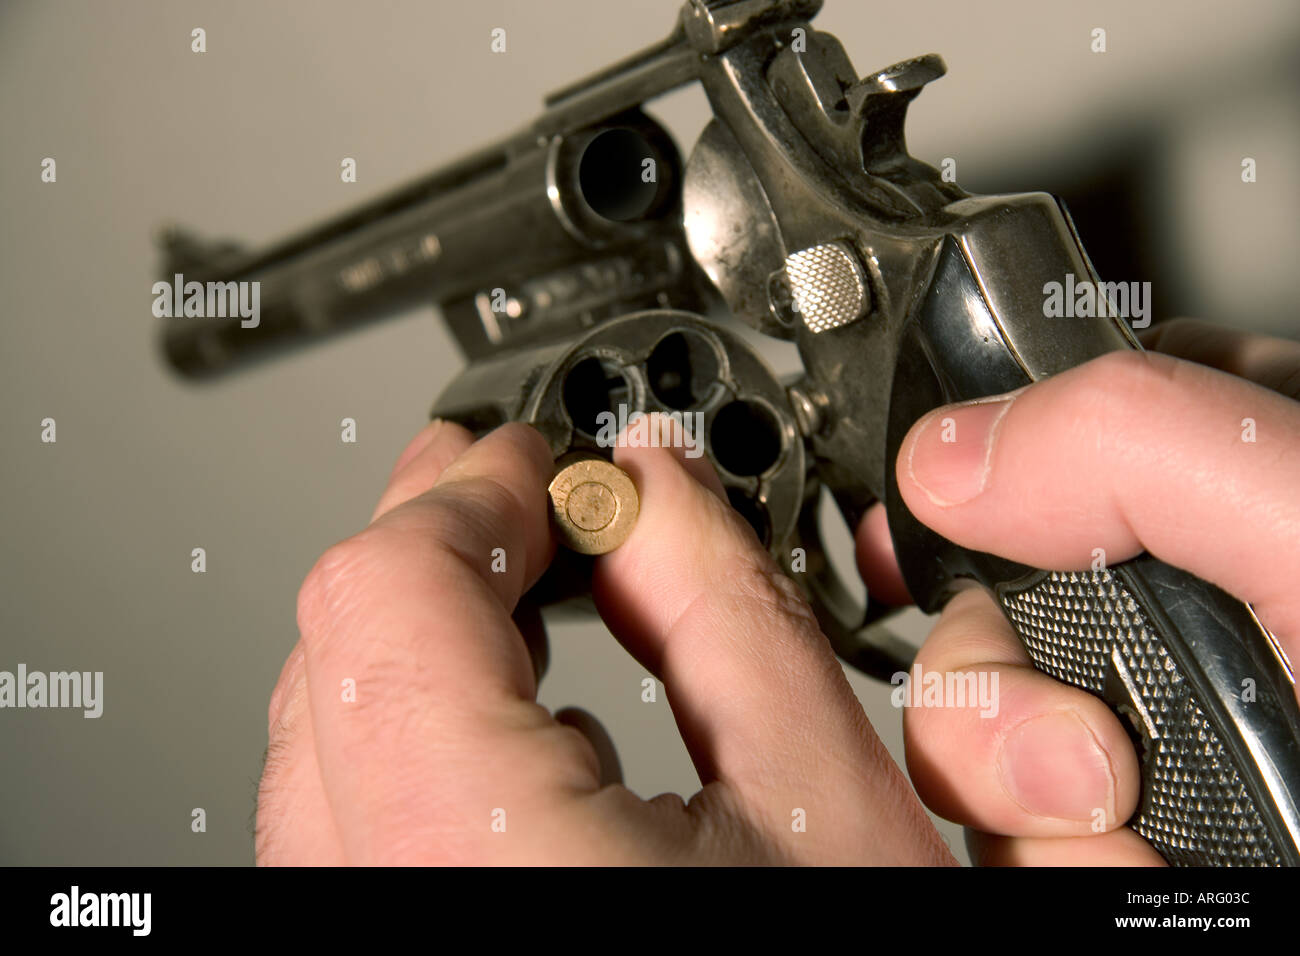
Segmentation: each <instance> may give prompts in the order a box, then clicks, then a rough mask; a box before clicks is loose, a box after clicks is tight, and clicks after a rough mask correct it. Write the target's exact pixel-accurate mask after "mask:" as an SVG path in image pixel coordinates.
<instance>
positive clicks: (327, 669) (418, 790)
mask: <svg viewBox="0 0 1300 956" xmlns="http://www.w3.org/2000/svg"><path fill="white" fill-rule="evenodd" d="M551 472H552V463H551V458H550V453H549V449H548V448H547V446H546V443H545V441H543V439H542V438H541V436H540V435H539V434H538V433H537V432H536V431H534V430H533V429H531V428H528V427H526V426H522V425H507V426H505V427H503V428H501V429H498V430H497V431H495V432H493V433H492V434H491V435H489V436H488V437H486V438H484V439H482V440H481V441H479V442H478V443H476V444H475V445H474V446H473V447H471V448H470V449H469V450H468V451H466V452H465V453H464V454H463V455H461V456H460V457H459V458H458V459H457V460H456V461H454V462H452V463H451V464H450V465H449V466H448V467H447V468H446V469H445V470H444V471H443V472H442V474H441V475H440V476H439V477H438V479H437V482H436V483H435V484H434V486H433V488H432V489H431V490H429V491H427V492H425V493H424V494H421V495H419V496H417V497H415V498H412V499H411V500H409V501H407V502H405V503H404V504H401V505H398V506H397V507H395V508H393V509H392V510H390V511H388V512H386V513H385V514H383V515H382V516H381V517H379V518H378V519H377V520H376V521H375V522H374V523H373V524H371V525H370V527H368V528H367V529H366V530H365V531H363V532H361V533H360V534H358V535H356V536H355V537H353V538H350V539H348V540H347V541H345V542H343V543H342V544H339V545H336V546H334V547H333V548H331V549H330V550H329V551H327V552H326V554H325V555H324V556H323V557H322V558H321V560H320V561H319V562H317V565H316V567H315V568H313V569H312V571H311V573H310V574H309V575H308V577H307V580H306V582H305V583H304V585H303V589H302V592H301V595H300V598H299V614H298V617H299V627H300V628H301V631H302V636H303V644H304V647H305V651H306V668H307V678H308V685H309V687H310V688H311V714H312V720H313V727H314V730H315V736H316V749H317V756H318V759H319V763H320V769H321V779H322V783H323V784H324V787H325V790H326V793H327V794H328V796H329V800H330V805H331V808H332V809H333V811H334V816H335V819H336V821H337V822H338V828H339V832H340V837H341V839H342V841H343V843H344V846H345V848H346V849H347V852H348V857H349V858H350V859H354V860H360V861H366V860H370V859H373V858H374V857H375V856H376V855H377V854H379V853H381V852H388V851H391V850H392V848H394V847H396V848H406V849H408V850H410V851H411V852H416V848H417V847H420V846H421V845H423V846H424V848H425V849H427V848H429V847H430V846H431V845H437V846H445V845H448V844H449V843H452V844H463V843H464V842H465V833H466V831H467V830H468V831H472V830H473V829H474V828H476V827H477V828H478V829H481V830H482V831H483V832H484V833H487V832H488V820H489V814H490V812H491V809H492V807H493V806H494V804H495V803H500V802H501V797H500V793H499V792H498V793H492V792H491V790H492V788H493V787H495V786H498V785H499V784H500V783H501V781H502V780H503V779H506V778H507V777H510V776H511V771H512V770H513V769H514V768H511V767H507V766H498V767H496V768H495V769H496V770H497V771H499V772H495V773H494V772H492V769H493V768H492V766H491V765H492V764H493V762H494V759H495V760H497V762H498V763H499V757H496V756H495V755H494V749H495V747H494V744H495V743H496V740H495V736H499V735H500V734H502V733H510V732H514V731H517V730H520V729H526V728H528V727H530V726H534V725H536V726H541V718H545V721H546V722H547V723H549V722H550V720H549V715H547V714H546V712H545V711H544V710H542V709H541V708H538V707H537V706H536V705H535V704H534V703H533V702H532V699H533V696H534V695H535V692H536V686H535V682H534V676H533V670H532V664H531V661H530V659H529V656H528V652H527V649H526V647H525V645H524V642H523V640H522V638H521V637H520V635H519V632H518V630H517V629H516V627H515V625H514V623H513V622H512V621H511V618H510V614H511V611H512V610H513V608H514V606H515V604H516V602H517V601H518V600H519V597H520V596H521V595H522V594H523V593H524V591H526V590H527V589H528V587H530V586H531V585H532V584H533V583H534V582H535V581H536V580H537V578H538V577H540V575H541V573H542V571H543V570H544V568H545V566H546V564H547V562H548V561H549V559H550V555H551V551H552V548H553V544H552V541H551V536H550V531H549V528H548V524H547V496H546V486H547V483H548V481H549V480H550V477H551ZM555 726H557V727H558V725H555ZM494 735H495V736H494ZM539 737H540V735H539ZM475 762H482V763H484V764H485V765H486V769H485V770H484V772H482V773H476V774H472V775H471V774H465V773H464V772H463V771H464V769H465V768H466V766H467V765H469V764H472V763H475ZM453 774H455V776H456V779H457V781H458V785H459V784H460V783H462V782H463V783H464V786H463V787H460V788H459V789H457V790H456V791H455V793H454V794H453V793H452V792H451V788H449V787H448V785H447V780H448V778H449V777H451V776H452V775H453ZM514 776H515V777H518V776H522V777H523V778H524V779H527V778H528V776H529V775H528V774H526V773H525V774H522V775H518V774H515V775H514ZM376 781H383V785H382V786H378V785H376ZM474 787H478V788H480V789H479V790H478V792H474V791H473V790H472V788H474ZM484 788H486V790H485V789H484ZM466 791H469V792H466ZM480 813H481V820H479V819H478V818H479V816H480ZM421 835H426V836H428V837H429V840H422V839H421ZM430 841H432V843H431V842H430Z"/></svg>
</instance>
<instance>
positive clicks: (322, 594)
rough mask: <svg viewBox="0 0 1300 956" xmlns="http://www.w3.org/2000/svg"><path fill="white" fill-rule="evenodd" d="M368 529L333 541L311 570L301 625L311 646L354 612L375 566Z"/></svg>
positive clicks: (301, 598) (302, 595)
mask: <svg viewBox="0 0 1300 956" xmlns="http://www.w3.org/2000/svg"><path fill="white" fill-rule="evenodd" d="M372 564H373V561H372V556H371V548H370V546H369V543H368V542H367V541H366V540H365V537H364V532H363V534H362V535H357V536H356V537H353V538H348V539H347V540H346V541H341V542H339V543H338V544H335V545H332V546H331V547H330V548H329V549H328V550H326V552H325V553H324V554H323V555H321V557H320V559H319V560H317V562H316V564H315V565H313V566H312V569H311V570H310V571H308V572H307V577H306V578H305V579H304V580H303V583H302V587H301V588H300V589H299V590H298V629H299V632H300V633H301V634H302V639H303V643H304V644H306V645H308V646H311V645H312V644H313V643H316V642H317V641H319V639H320V638H321V637H322V636H323V635H324V634H325V633H328V631H329V630H330V627H329V626H328V625H330V624H331V623H332V622H334V621H336V620H338V619H339V618H343V617H347V616H349V615H350V612H351V610H352V609H353V608H354V607H355V606H356V603H357V600H358V597H359V595H360V593H361V590H362V587H363V581H364V579H365V578H366V577H367V575H368V573H369V569H370V567H371V566H372Z"/></svg>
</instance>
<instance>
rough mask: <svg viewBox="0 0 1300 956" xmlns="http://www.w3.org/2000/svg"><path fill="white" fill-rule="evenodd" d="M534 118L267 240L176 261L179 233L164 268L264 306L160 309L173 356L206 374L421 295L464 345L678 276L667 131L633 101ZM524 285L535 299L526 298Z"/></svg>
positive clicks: (396, 308)
mask: <svg viewBox="0 0 1300 956" xmlns="http://www.w3.org/2000/svg"><path fill="white" fill-rule="evenodd" d="M540 128H541V124H540V123H539V124H538V125H537V126H535V127H530V128H529V129H528V130H525V131H524V132H523V133H519V134H516V135H515V136H512V137H509V138H507V139H504V140H502V141H500V142H499V143H497V144H494V145H493V146H492V147H490V148H488V149H485V150H482V151H480V152H478V153H475V154H473V155H472V156H470V157H467V158H466V159H464V160H462V161H460V162H458V163H455V164H453V165H451V166H449V167H447V168H445V169H444V170H441V171H439V172H437V173H435V174H433V175H431V176H428V177H426V178H424V179H422V180H420V181H418V182H415V183H412V184H410V185H409V186H406V187H404V188H402V189H400V190H398V191H396V192H394V193H392V194H390V195H388V196H385V197H383V198H381V199H379V200H377V201H375V202H372V203H370V204H367V205H366V206H363V207H361V208H359V209H357V210H355V211H353V212H350V213H348V214H347V215H345V216H342V217H340V218H338V219H335V220H333V221H331V222H328V223H326V224H324V225H322V226H319V227H317V228H314V229H311V230H308V231H306V232H304V233H301V234H299V235H297V236H294V237H292V238H290V239H288V240H286V241H284V242H281V243H278V244H276V245H274V246H272V247H269V248H267V249H264V250H260V251H257V252H254V253H251V254H235V255H232V254H229V253H226V254H224V255H221V256H218V257H214V258H210V259H209V260H208V261H200V260H195V259H194V258H193V256H192V255H191V256H190V257H189V261H185V260H186V257H185V255H184V254H183V251H184V245H185V244H184V242H177V243H176V244H174V246H173V248H171V249H170V250H168V252H169V253H170V254H169V256H168V259H169V261H168V263H167V266H168V268H167V275H166V278H167V279H172V278H173V275H174V274H180V275H183V279H184V282H185V283H186V284H188V283H189V282H199V283H201V284H202V285H203V286H206V287H207V288H209V289H210V288H211V285H210V284H211V283H221V284H225V283H232V282H233V283H257V287H256V288H257V290H258V295H257V297H256V298H255V299H253V301H254V302H257V303H258V307H257V311H258V314H257V315H256V316H255V317H254V318H252V319H249V320H248V321H242V322H241V321H238V320H235V319H232V318H230V317H227V316H224V315H217V316H213V315H174V316H172V317H169V318H167V319H165V320H164V325H163V331H162V345H163V351H164V353H165V355H166V358H167V361H168V362H169V364H170V365H171V366H172V367H173V368H174V369H176V370H177V371H179V372H180V373H182V374H183V375H186V376H189V377H194V378H202V377H208V376H212V375H214V374H216V373H220V372H225V371H228V370H231V369H233V368H236V367H239V366H241V365H244V364H246V363H248V362H249V361H251V360H254V359H257V358H262V357H267V356H271V355H273V354H275V353H277V352H281V351H284V350H286V349H289V348H293V347H298V346H301V345H305V344H308V343H310V342H314V341H319V340H321V339H324V338H327V337H329V336H331V335H334V334H337V333H340V332H343V331H346V330H349V329H354V328H357V327H360V326H363V325H366V324H369V323H371V322H374V321H377V320H379V319H382V318H385V317H388V316H391V315H393V314H395V313H398V312H400V311H402V310H404V309H407V308H410V307H412V306H414V305H419V304H427V303H433V304H436V305H439V306H441V307H442V308H443V309H444V311H445V312H448V313H450V312H455V314H456V316H457V319H456V320H455V321H452V319H451V318H450V315H449V322H451V323H452V325H453V331H454V332H455V333H456V336H457V339H458V341H459V342H460V344H461V346H462V349H463V350H465V351H466V352H467V354H470V355H471V356H473V355H474V354H476V353H483V352H486V351H491V350H493V349H496V348H500V347H504V346H505V345H506V344H509V343H507V342H506V341H505V340H506V339H507V338H508V337H509V336H507V335H506V334H505V331H506V330H508V331H510V332H511V333H513V334H515V335H516V337H518V336H526V337H532V335H533V334H535V332H534V330H535V329H536V328H537V327H538V326H540V325H543V324H545V322H546V321H547V319H548V318H549V319H552V320H553V319H555V318H556V317H557V316H558V317H562V318H563V319H565V320H566V321H567V320H574V321H585V322H587V323H589V322H590V321H592V320H594V319H595V318H600V317H604V315H605V312H606V311H607V310H608V309H609V308H612V306H613V300H614V299H618V300H620V301H622V300H627V299H629V297H631V299H632V300H633V303H632V304H633V305H634V306H635V305H637V304H640V303H641V302H642V301H643V300H646V299H647V298H648V299H649V301H650V302H653V301H654V299H655V296H656V295H657V294H658V293H659V292H663V291H665V289H666V288H673V287H676V286H679V285H680V284H681V283H682V282H683V281H684V280H685V273H686V272H687V271H688V270H687V268H686V265H685V262H684V261H683V260H684V259H685V256H684V255H675V254H674V253H673V252H671V251H666V250H671V249H677V250H684V248H685V244H684V239H681V238H680V236H681V228H680V189H679V184H680V159H679V157H678V154H677V151H676V147H675V146H674V145H673V143H672V140H671V138H670V137H669V136H668V134H667V132H666V131H664V130H663V128H662V127H660V126H659V125H658V124H657V123H654V122H653V121H652V120H650V119H649V118H648V117H646V116H645V115H644V114H643V113H641V112H640V111H639V110H631V111H628V112H625V113H623V114H621V115H619V116H615V117H612V118H610V119H608V120H605V121H603V122H601V123H598V124H596V125H594V126H589V127H587V128H584V129H580V130H578V131H576V132H574V133H571V134H567V135H546V134H544V133H542V132H540ZM647 164H649V165H647ZM646 169H649V170H650V172H651V175H650V176H649V177H647V176H646V175H645V171H646ZM637 250H639V251H637ZM647 250H648V252H647ZM191 251H192V250H191ZM647 258H648V260H649V261H650V262H651V263H652V265H651V266H650V267H648V268H647V269H643V270H641V271H640V272H639V273H638V271H637V269H636V268H634V265H635V263H636V262H637V260H638V259H647ZM656 262H657V263H658V265H657V266H655V265H653V263H656ZM593 264H594V265H593ZM629 269H630V270H631V272H629ZM611 270H612V271H611ZM632 273H635V274H632ZM602 275H603V276H605V277H606V280H607V281H606V280H602V278H601V277H602ZM615 278H617V279H618V281H617V282H616V281H614V280H615ZM638 279H639V280H640V281H637V280H638ZM176 282H177V284H178V285H180V284H181V279H176ZM651 287H653V288H651ZM525 288H527V289H532V290H533V291H534V292H535V293H536V294H537V295H539V296H540V298H539V300H538V301H537V302H534V303H531V304H532V305H533V306H534V307H533V308H531V309H527V305H528V304H529V303H526V302H525V301H524V300H523V299H521V298H520V296H519V290H521V289H525ZM178 296H179V293H178ZM593 297H594V301H593ZM525 310H526V311H527V314H524V313H525ZM195 311H201V310H195ZM222 311H224V310H222ZM583 316H586V318H585V319H584V318H583Z"/></svg>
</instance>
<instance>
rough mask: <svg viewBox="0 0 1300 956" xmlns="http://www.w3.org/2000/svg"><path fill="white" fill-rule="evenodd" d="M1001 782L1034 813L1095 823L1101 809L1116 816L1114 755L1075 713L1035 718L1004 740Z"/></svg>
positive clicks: (999, 762) (1022, 805)
mask: <svg viewBox="0 0 1300 956" xmlns="http://www.w3.org/2000/svg"><path fill="white" fill-rule="evenodd" d="M998 768H999V770H1000V772H1001V775H1002V785H1003V786H1004V787H1005V788H1006V790H1007V792H1008V793H1009V794H1010V795H1011V797H1012V799H1013V800H1015V801H1016V803H1018V804H1020V806H1021V807H1023V808H1024V809H1025V810H1027V811H1028V812H1029V813H1032V814H1033V815H1034V816H1039V817H1052V818H1055V819H1058V820H1081V821H1085V822H1092V821H1093V820H1095V819H1097V811H1098V810H1101V811H1102V812H1103V813H1104V814H1105V820H1106V821H1108V822H1109V821H1112V820H1113V819H1114V817H1115V776H1114V773H1113V772H1112V771H1111V768H1110V757H1109V756H1107V754H1106V751H1105V750H1103V749H1102V747H1101V744H1100V743H1099V742H1098V740H1097V738H1096V736H1095V735H1094V734H1093V732H1092V731H1091V729H1089V727H1088V725H1087V724H1085V723H1084V722H1083V720H1082V719H1080V717H1079V716H1078V715H1077V714H1075V713H1074V712H1072V711H1057V712H1055V713H1051V714H1047V715H1045V716H1043V717H1034V718H1032V719H1031V720H1027V721H1025V722H1024V723H1023V724H1020V725H1019V726H1018V727H1016V728H1015V729H1014V730H1013V731H1012V732H1011V733H1010V734H1009V735H1008V736H1007V738H1006V740H1004V741H1003V742H1002V752H1001V754H1000V755H999V756H998Z"/></svg>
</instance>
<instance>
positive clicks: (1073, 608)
mask: <svg viewBox="0 0 1300 956" xmlns="http://www.w3.org/2000/svg"><path fill="white" fill-rule="evenodd" d="M994 592H995V593H996V595H997V597H998V600H999V601H1000V603H1001V604H1002V607H1003V610H1004V611H1005V612H1006V615H1007V617H1008V618H1009V619H1010V621H1011V623H1012V625H1013V627H1014V628H1015V630H1016V632H1017V634H1018V635H1019V636H1020V639H1021V640H1022V641H1023V642H1024V645H1025V648H1026V650H1027V651H1028V652H1029V655H1030V657H1031V658H1032V659H1033V661H1034V664H1035V666H1037V667H1038V669H1039V670H1041V671H1044V672H1045V673H1047V674H1050V675H1051V676H1053V677H1055V678H1057V679H1059V680H1063V681H1065V682H1067V683H1069V684H1073V685H1075V686H1076V687H1081V688H1083V689H1084V690H1086V691H1089V692H1090V693H1093V694H1095V695H1097V696H1098V697H1101V698H1102V699H1103V700H1105V701H1106V702H1107V704H1109V705H1110V707H1111V708H1112V709H1113V710H1114V711H1115V712H1116V713H1117V714H1118V715H1119V716H1120V718H1121V721H1122V722H1123V723H1124V724H1125V725H1126V729H1127V730H1128V731H1129V733H1130V735H1131V736H1132V738H1133V740H1134V743H1135V745H1136V747H1137V751H1138V755H1139V757H1140V759H1141V765H1142V795H1141V800H1140V803H1139V805H1138V810H1137V813H1136V814H1135V815H1134V816H1133V818H1132V819H1131V820H1130V821H1129V825H1130V826H1131V827H1132V828H1133V829H1134V830H1136V831H1137V832H1138V833H1139V834H1141V835H1142V836H1143V837H1145V838H1146V839H1147V840H1148V841H1149V842H1150V843H1151V844H1152V846H1154V847H1155V848H1156V850H1157V851H1158V852H1159V853H1160V854H1161V855H1162V856H1163V857H1164V858H1165V859H1166V860H1167V861H1168V862H1170V863H1172V864H1178V865H1190V866H1206V865H1216V866H1260V865H1274V866H1276V865H1282V864H1290V865H1295V864H1297V863H1300V854H1298V853H1297V821H1298V820H1300V817H1298V816H1297V799H1298V797H1300V790H1298V788H1300V714H1298V713H1297V706H1296V698H1295V693H1294V690H1293V689H1292V687H1291V685H1290V684H1289V682H1288V681H1287V680H1286V678H1285V674H1284V672H1283V671H1282V669H1281V667H1280V664H1279V661H1278V660H1277V659H1276V656H1275V654H1274V652H1273V649H1272V647H1271V646H1270V645H1269V639H1268V637H1267V636H1266V635H1265V633H1264V631H1263V630H1262V629H1261V628H1260V626H1259V624H1258V622H1257V621H1256V620H1255V619H1254V616H1253V615H1252V614H1251V613H1250V611H1249V609H1248V608H1246V607H1245V606H1244V605H1243V604H1241V602H1239V601H1237V600H1235V599H1233V598H1232V597H1230V596H1229V595H1227V594H1225V593H1224V592H1223V591H1221V590H1219V589H1218V588H1216V587H1214V586H1213V585H1211V584H1208V583H1206V582H1205V581H1202V580H1199V579H1198V578H1196V577H1194V576H1193V575H1191V574H1188V573H1187V572H1185V571H1182V570H1180V569H1178V568H1173V567H1170V566H1169V565H1167V564H1165V563H1163V562H1161V561H1158V560H1156V559H1155V558H1152V557H1150V556H1149V555H1143V556H1140V557H1138V558H1135V559H1133V560H1131V561H1128V562H1126V563H1124V564H1121V565H1117V566H1116V567H1114V568H1110V569H1107V570H1102V571H1084V572H1044V571H1032V572H1030V573H1029V574H1027V575H1024V576H1022V577H1020V578H1017V579H1016V580H1013V581H1006V582H1002V583H999V584H996V585H995V587H994ZM1247 689H1248V690H1247Z"/></svg>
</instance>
